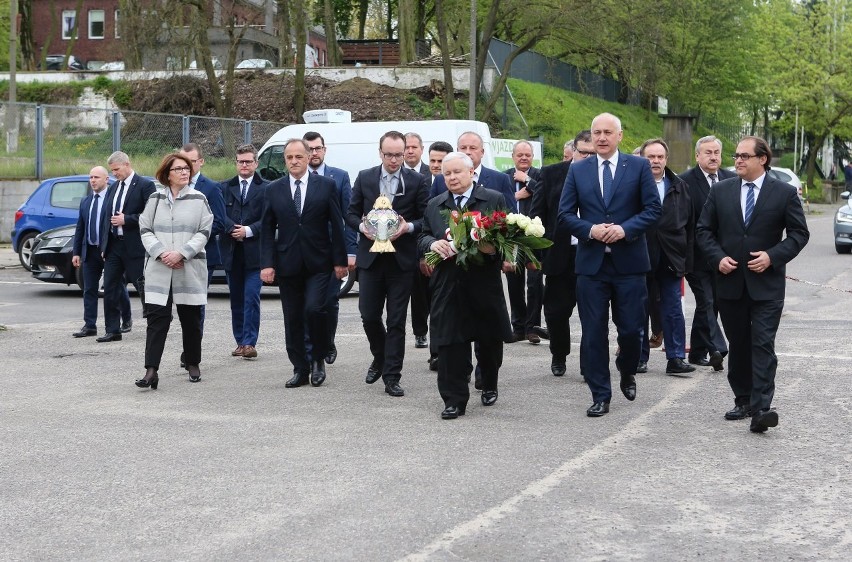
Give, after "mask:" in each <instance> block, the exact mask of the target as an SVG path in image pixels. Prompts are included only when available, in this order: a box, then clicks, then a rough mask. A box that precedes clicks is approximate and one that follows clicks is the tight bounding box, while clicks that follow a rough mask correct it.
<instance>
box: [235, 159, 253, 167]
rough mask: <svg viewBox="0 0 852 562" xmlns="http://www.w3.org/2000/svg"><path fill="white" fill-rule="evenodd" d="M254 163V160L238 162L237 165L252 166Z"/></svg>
mask: <svg viewBox="0 0 852 562" xmlns="http://www.w3.org/2000/svg"><path fill="white" fill-rule="evenodd" d="M254 162H255V161H254V160H237V164H238V165H240V166H251V165H252V164H254Z"/></svg>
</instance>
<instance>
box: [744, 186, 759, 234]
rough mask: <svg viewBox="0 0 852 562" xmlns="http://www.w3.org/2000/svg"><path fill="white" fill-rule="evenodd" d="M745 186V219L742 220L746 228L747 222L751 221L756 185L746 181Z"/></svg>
mask: <svg viewBox="0 0 852 562" xmlns="http://www.w3.org/2000/svg"><path fill="white" fill-rule="evenodd" d="M746 187H747V188H748V192H747V193H746V208H745V219H744V220H743V222H744V223H745V226H746V228H748V223H749V222H751V214H752V212H753V211H754V188H755V187H757V186H756V185H754V184H753V183H751V182H748V183H747V184H746Z"/></svg>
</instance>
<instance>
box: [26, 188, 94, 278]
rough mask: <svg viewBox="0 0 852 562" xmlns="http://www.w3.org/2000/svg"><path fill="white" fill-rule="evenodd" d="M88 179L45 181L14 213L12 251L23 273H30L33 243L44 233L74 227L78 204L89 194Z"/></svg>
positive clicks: (77, 214)
mask: <svg viewBox="0 0 852 562" xmlns="http://www.w3.org/2000/svg"><path fill="white" fill-rule="evenodd" d="M91 191H92V188H91V187H90V186H89V176H63V177H59V178H51V179H48V180H45V181H43V182H42V183H41V185H39V186H38V187H37V188H36V190H35V191H34V192H33V194H32V195H30V197H29V199H27V201H26V203H24V204H23V205H21V207H20V208H19V209H18V210H17V211H16V212H15V227H14V228H13V229H12V248H14V250H15V251H16V252H17V253H18V257H19V259H20V260H21V265H23V266H24V267H25V268H26V269H27V270H31V266H30V262H31V260H32V255H33V242H34V239H35V237H36V236H37V235H39V234H41V233H42V232H44V231H46V230H51V229H53V228H58V227H60V226H65V225H67V224H76V223H77V217H78V216H79V215H80V202H81V201H82V200H83V198H84V197H86V196H87V195H88V194H89V193H91Z"/></svg>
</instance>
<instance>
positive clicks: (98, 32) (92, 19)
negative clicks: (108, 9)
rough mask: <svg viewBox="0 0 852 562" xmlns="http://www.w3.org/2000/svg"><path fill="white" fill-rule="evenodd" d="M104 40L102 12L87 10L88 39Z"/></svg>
mask: <svg viewBox="0 0 852 562" xmlns="http://www.w3.org/2000/svg"><path fill="white" fill-rule="evenodd" d="M103 38H104V11H103V10H89V39H103Z"/></svg>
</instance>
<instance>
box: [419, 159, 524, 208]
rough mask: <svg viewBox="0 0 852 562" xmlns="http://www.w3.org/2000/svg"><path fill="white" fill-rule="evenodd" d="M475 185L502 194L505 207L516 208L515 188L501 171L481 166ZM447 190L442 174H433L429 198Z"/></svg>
mask: <svg viewBox="0 0 852 562" xmlns="http://www.w3.org/2000/svg"><path fill="white" fill-rule="evenodd" d="M476 185H478V186H481V187H484V188H486V189H492V190H494V191H496V192H498V193H502V194H503V199H504V200H505V201H506V208H507V209H517V208H518V203H517V201H516V200H515V188H514V187H513V186H512V180H510V179H509V176H507V175H506V174H504V173H503V172H498V171H497V170H492V169H491V168H486V167H485V166H482V168H481V170H480V173H479V180H478V181H477V182H476ZM446 192H447V184H446V183H445V182H444V176H441V175H439V176H435V181H434V182H432V189H431V191H429V199H430V200H431V199H432V198H433V197H435V196H436V195H440V194H442V193H446Z"/></svg>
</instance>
